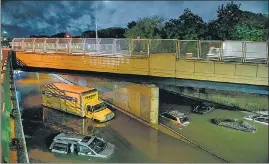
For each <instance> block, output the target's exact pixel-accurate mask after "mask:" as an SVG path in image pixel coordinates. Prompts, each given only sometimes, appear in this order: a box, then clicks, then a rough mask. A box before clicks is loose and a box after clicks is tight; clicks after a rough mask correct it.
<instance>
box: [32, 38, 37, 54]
mask: <svg viewBox="0 0 269 164" xmlns="http://www.w3.org/2000/svg"><path fill="white" fill-rule="evenodd" d="M35 40H36V38H34V41H33V42H32V46H33V47H32V51H33V52H35Z"/></svg>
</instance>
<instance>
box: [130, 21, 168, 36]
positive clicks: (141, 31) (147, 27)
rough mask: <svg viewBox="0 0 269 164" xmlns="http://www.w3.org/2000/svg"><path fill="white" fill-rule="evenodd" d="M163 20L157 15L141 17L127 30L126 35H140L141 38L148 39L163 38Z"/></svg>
mask: <svg viewBox="0 0 269 164" xmlns="http://www.w3.org/2000/svg"><path fill="white" fill-rule="evenodd" d="M163 21H164V20H163V19H162V18H160V17H157V16H154V17H147V18H142V19H139V20H138V21H137V22H136V25H135V26H134V27H132V28H131V29H127V30H126V33H125V37H127V38H136V37H137V36H140V37H141V38H148V39H158V38H161V35H160V32H161V28H162V26H161V23H162V22H163Z"/></svg>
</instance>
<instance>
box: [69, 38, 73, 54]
mask: <svg viewBox="0 0 269 164" xmlns="http://www.w3.org/2000/svg"><path fill="white" fill-rule="evenodd" d="M71 42H72V38H70V39H69V41H68V54H71V53H72V44H71Z"/></svg>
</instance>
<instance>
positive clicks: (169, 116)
mask: <svg viewBox="0 0 269 164" xmlns="http://www.w3.org/2000/svg"><path fill="white" fill-rule="evenodd" d="M160 116H161V117H162V118H165V119H166V120H169V121H172V122H173V123H175V124H179V125H180V126H187V125H188V124H189V123H190V119H189V118H188V117H187V116H185V114H184V113H181V112H179V111H177V110H172V111H169V112H164V113H161V114H160Z"/></svg>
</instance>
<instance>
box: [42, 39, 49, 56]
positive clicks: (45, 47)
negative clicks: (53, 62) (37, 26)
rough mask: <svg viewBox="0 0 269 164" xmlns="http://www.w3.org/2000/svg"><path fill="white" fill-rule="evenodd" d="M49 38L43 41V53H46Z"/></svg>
mask: <svg viewBox="0 0 269 164" xmlns="http://www.w3.org/2000/svg"><path fill="white" fill-rule="evenodd" d="M47 39H48V38H45V40H44V42H43V53H46V50H47Z"/></svg>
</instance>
